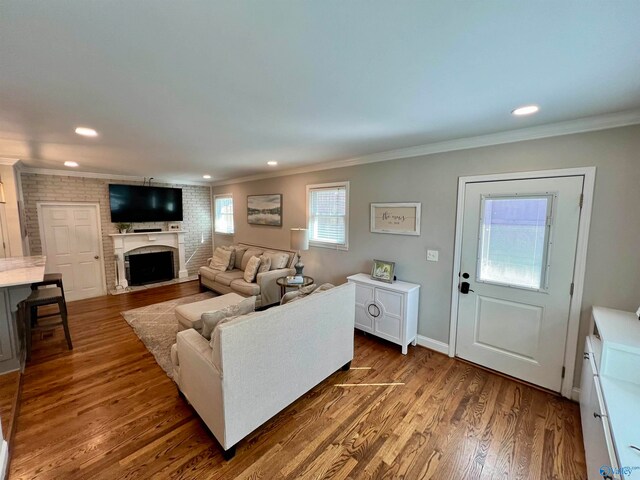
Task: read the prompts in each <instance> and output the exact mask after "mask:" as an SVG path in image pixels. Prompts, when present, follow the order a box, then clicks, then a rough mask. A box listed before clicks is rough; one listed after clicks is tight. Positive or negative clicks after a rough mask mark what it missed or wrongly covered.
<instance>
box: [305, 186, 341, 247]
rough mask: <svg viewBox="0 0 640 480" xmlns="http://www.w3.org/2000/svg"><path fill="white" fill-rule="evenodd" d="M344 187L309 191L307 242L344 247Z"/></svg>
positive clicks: (320, 188)
mask: <svg viewBox="0 0 640 480" xmlns="http://www.w3.org/2000/svg"><path fill="white" fill-rule="evenodd" d="M346 216H347V189H346V186H332V187H319V188H311V189H309V241H311V242H319V243H328V244H332V245H336V246H340V245H345V244H346V243H347V238H346V228H347V225H346Z"/></svg>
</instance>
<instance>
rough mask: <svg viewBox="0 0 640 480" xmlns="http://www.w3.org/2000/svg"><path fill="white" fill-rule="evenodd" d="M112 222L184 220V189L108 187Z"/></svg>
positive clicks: (133, 186) (128, 186) (137, 186)
mask: <svg viewBox="0 0 640 480" xmlns="http://www.w3.org/2000/svg"><path fill="white" fill-rule="evenodd" d="M109 203H110V205H111V221H112V222H175V221H181V220H182V189H180V188H164V187H141V186H139V185H109Z"/></svg>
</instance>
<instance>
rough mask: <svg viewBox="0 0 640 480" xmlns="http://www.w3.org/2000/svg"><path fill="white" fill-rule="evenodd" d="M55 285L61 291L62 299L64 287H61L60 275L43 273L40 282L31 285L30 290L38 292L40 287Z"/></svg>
mask: <svg viewBox="0 0 640 480" xmlns="http://www.w3.org/2000/svg"><path fill="white" fill-rule="evenodd" d="M50 285H55V286H56V287H58V288H59V289H60V290H62V296H63V297H64V287H63V286H62V274H61V273H45V274H44V278H43V279H42V281H41V282H35V283H32V284H31V290H38V288H40V287H46V286H50Z"/></svg>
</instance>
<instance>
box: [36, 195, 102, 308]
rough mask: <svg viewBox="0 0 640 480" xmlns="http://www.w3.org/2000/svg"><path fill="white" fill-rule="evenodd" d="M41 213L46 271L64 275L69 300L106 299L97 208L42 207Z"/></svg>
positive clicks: (83, 206)
mask: <svg viewBox="0 0 640 480" xmlns="http://www.w3.org/2000/svg"><path fill="white" fill-rule="evenodd" d="M40 212H41V215H42V229H43V230H44V231H43V232H40V235H41V238H42V239H43V244H42V248H43V252H44V254H45V255H46V256H47V266H46V271H47V272H59V273H61V274H62V281H63V283H64V291H65V296H66V299H67V300H69V301H71V300H79V299H81V298H89V297H96V296H99V295H104V294H105V293H106V288H105V284H104V281H103V276H102V264H101V262H102V260H101V258H100V241H101V238H100V228H99V225H98V210H97V208H96V207H95V206H94V205H42V206H41V210H40Z"/></svg>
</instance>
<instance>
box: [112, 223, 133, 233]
mask: <svg viewBox="0 0 640 480" xmlns="http://www.w3.org/2000/svg"><path fill="white" fill-rule="evenodd" d="M116 228H117V229H118V231H119V232H120V233H127V232H128V231H129V230H130V229H131V224H130V223H122V222H120V223H116Z"/></svg>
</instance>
